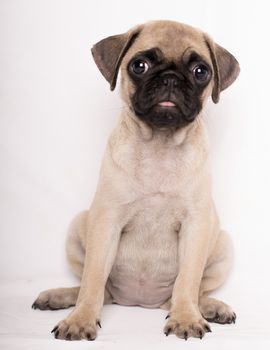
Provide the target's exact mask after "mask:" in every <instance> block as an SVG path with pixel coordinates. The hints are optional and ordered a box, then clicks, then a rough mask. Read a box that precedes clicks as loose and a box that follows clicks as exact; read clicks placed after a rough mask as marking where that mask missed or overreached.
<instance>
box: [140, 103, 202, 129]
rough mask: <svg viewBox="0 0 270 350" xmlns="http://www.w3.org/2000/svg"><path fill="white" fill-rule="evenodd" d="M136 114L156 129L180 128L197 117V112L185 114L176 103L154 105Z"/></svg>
mask: <svg viewBox="0 0 270 350" xmlns="http://www.w3.org/2000/svg"><path fill="white" fill-rule="evenodd" d="M134 111H135V114H136V116H137V117H138V118H139V119H140V120H142V121H143V122H145V123H146V124H147V125H148V126H150V127H152V128H155V129H160V130H162V129H180V128H183V127H185V126H187V125H188V124H190V123H191V122H193V121H194V119H195V118H196V113H190V114H189V115H184V114H183V112H182V111H181V110H180V108H178V107H177V106H176V105H169V104H168V105H160V104H157V105H154V106H153V107H151V108H148V109H145V111H143V110H142V109H140V110H136V108H134Z"/></svg>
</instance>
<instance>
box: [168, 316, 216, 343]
mask: <svg viewBox="0 0 270 350" xmlns="http://www.w3.org/2000/svg"><path fill="white" fill-rule="evenodd" d="M168 317H169V320H168V322H167V324H166V326H165V327H164V333H165V335H166V336H168V335H169V334H175V335H176V336H177V337H179V338H182V339H185V340H187V339H188V338H190V337H193V338H200V339H202V338H203V336H204V335H205V333H207V332H211V329H210V327H209V325H208V323H207V322H206V321H205V320H204V319H203V318H198V319H190V320H182V319H181V318H179V319H177V318H176V317H173V316H168Z"/></svg>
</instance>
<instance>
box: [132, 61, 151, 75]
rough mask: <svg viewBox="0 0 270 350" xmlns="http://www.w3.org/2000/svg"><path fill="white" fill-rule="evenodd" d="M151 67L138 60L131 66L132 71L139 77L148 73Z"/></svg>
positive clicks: (145, 62)
mask: <svg viewBox="0 0 270 350" xmlns="http://www.w3.org/2000/svg"><path fill="white" fill-rule="evenodd" d="M149 67H150V65H149V63H148V62H147V61H145V60H143V59H137V60H135V61H134V62H133V63H132V64H131V70H132V71H133V73H135V74H137V75H140V74H144V73H146V72H147V71H148V69H149Z"/></svg>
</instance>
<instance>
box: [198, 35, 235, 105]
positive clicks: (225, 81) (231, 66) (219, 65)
mask: <svg viewBox="0 0 270 350" xmlns="http://www.w3.org/2000/svg"><path fill="white" fill-rule="evenodd" d="M205 41H206V44H207V46H208V49H209V52H210V56H211V60H212V64H213V68H214V86H213V91H212V100H213V102H214V103H218V101H219V95H220V92H221V91H223V90H225V89H226V88H227V87H229V86H230V85H231V84H232V83H233V82H234V81H235V79H236V78H237V77H238V74H239V73H240V67H239V63H238V62H237V60H236V59H235V57H234V56H233V55H232V54H231V53H230V52H228V51H227V50H225V49H224V48H223V47H221V46H220V45H218V44H216V43H214V42H213V40H212V39H210V38H209V37H208V36H207V35H205Z"/></svg>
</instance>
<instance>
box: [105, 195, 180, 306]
mask: <svg viewBox="0 0 270 350" xmlns="http://www.w3.org/2000/svg"><path fill="white" fill-rule="evenodd" d="M147 204H148V205H147V207H146V208H143V209H141V210H140V211H139V212H138V213H137V214H136V216H135V217H134V218H133V220H132V221H131V222H130V223H129V225H128V226H127V227H126V229H125V231H124V232H123V234H122V236H121V240H120V244H119V248H118V252H117V256H116V259H115V263H114V265H113V268H112V271H111V274H110V276H109V279H108V282H107V289H108V291H109V292H110V294H111V295H112V298H113V301H114V302H115V303H118V304H121V305H140V306H144V307H153V308H154V307H159V306H161V305H162V304H164V303H165V302H166V301H167V300H168V299H169V298H170V297H171V295H172V289H173V285H174V282H175V278H176V276H177V272H178V234H179V227H180V223H179V216H178V217H177V213H176V212H175V211H174V210H168V206H167V205H168V204H166V203H163V205H158V206H157V205H156V204H157V203H156V202H155V200H153V201H152V203H151V202H150V203H147Z"/></svg>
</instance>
